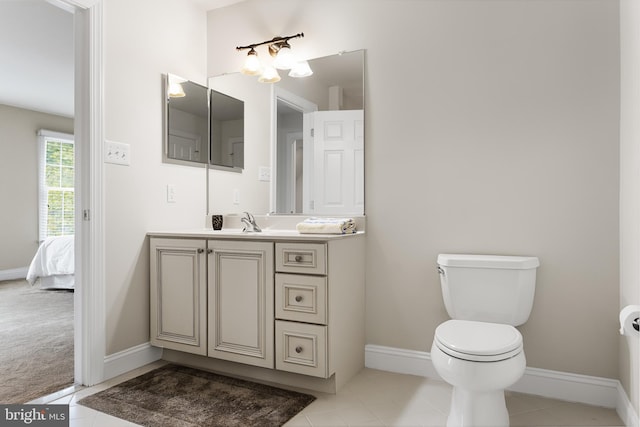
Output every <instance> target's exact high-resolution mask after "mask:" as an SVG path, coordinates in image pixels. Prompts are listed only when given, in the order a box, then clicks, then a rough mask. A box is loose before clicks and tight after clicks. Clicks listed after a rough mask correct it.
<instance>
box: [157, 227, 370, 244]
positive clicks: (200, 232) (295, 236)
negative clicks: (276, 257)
mask: <svg viewBox="0 0 640 427" xmlns="http://www.w3.org/2000/svg"><path fill="white" fill-rule="evenodd" d="M147 235H148V236H151V237H176V238H193V239H196V238H198V239H236V240H238V239H242V240H288V241H295V240H304V241H310V240H313V241H322V242H326V241H328V240H336V239H346V238H353V237H358V236H363V235H364V231H358V232H356V233H354V234H313V233H304V234H302V233H299V232H298V231H297V230H289V229H263V230H262V232H260V233H253V232H249V233H247V232H243V231H242V229H241V228H227V229H225V228H223V229H222V230H213V229H206V228H198V229H187V230H184V229H183V230H163V231H149V232H148V233H147Z"/></svg>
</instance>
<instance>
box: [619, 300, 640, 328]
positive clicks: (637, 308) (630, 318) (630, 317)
mask: <svg viewBox="0 0 640 427" xmlns="http://www.w3.org/2000/svg"><path fill="white" fill-rule="evenodd" d="M633 331H635V332H636V333H638V332H640V305H628V306H626V307H624V308H623V309H622V310H620V335H627V334H632V333H633Z"/></svg>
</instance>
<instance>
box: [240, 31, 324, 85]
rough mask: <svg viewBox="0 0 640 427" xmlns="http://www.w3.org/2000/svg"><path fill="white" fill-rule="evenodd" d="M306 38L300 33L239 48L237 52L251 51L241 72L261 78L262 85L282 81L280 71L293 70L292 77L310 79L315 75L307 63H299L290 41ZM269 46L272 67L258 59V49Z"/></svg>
mask: <svg viewBox="0 0 640 427" xmlns="http://www.w3.org/2000/svg"><path fill="white" fill-rule="evenodd" d="M298 37H304V33H298V34H295V35H293V36H287V37H274V38H272V39H271V40H267V41H263V42H260V43H253V44H250V45H247V46H238V47H236V50H245V49H249V52H248V53H247V58H246V59H245V62H244V66H243V67H242V69H241V70H240V72H241V73H242V74H246V75H248V76H260V77H259V78H258V81H260V82H262V83H276V82H278V81H280V75H279V74H278V70H291V71H290V72H289V76H291V77H308V76H310V75H312V74H313V71H311V68H310V67H309V63H308V62H307V61H298V60H296V58H295V56H294V55H293V53H292V52H291V45H290V44H289V40H291V39H295V38H298ZM263 45H267V49H268V51H269V54H270V55H271V56H272V57H273V58H274V59H273V62H272V64H271V65H262V64H261V63H260V60H259V59H258V52H256V47H258V46H263Z"/></svg>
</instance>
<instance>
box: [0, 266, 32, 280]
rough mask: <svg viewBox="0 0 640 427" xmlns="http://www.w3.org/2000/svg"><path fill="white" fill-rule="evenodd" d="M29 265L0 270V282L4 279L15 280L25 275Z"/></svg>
mask: <svg viewBox="0 0 640 427" xmlns="http://www.w3.org/2000/svg"><path fill="white" fill-rule="evenodd" d="M28 272H29V267H21V268H11V269H9V270H0V282H2V281H4V280H17V279H24V278H26V277H27V273H28Z"/></svg>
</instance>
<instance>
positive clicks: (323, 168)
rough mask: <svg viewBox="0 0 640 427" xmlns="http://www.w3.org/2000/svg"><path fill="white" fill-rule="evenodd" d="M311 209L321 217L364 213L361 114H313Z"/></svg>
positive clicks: (339, 112)
mask: <svg viewBox="0 0 640 427" xmlns="http://www.w3.org/2000/svg"><path fill="white" fill-rule="evenodd" d="M313 129H314V132H313V161H314V165H313V175H314V176H313V190H312V193H311V195H310V197H311V198H312V200H313V203H312V206H313V209H312V210H309V213H313V214H322V215H341V214H342V215H345V214H346V215H361V214H362V213H363V212H364V114H363V111H362V110H343V111H317V112H315V113H313Z"/></svg>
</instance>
